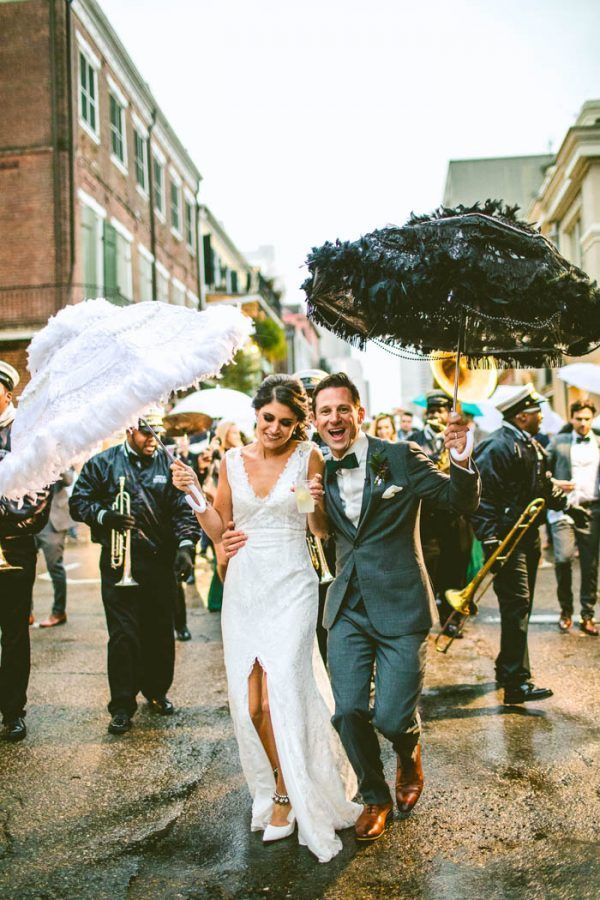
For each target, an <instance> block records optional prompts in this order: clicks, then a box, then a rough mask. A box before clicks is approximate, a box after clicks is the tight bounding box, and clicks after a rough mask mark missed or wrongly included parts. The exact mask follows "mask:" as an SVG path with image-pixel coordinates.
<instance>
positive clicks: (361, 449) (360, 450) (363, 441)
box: [341, 431, 369, 465]
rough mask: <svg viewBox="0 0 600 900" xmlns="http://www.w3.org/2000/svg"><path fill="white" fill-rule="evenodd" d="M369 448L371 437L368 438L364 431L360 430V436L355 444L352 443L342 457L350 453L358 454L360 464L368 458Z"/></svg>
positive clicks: (357, 458)
mask: <svg viewBox="0 0 600 900" xmlns="http://www.w3.org/2000/svg"><path fill="white" fill-rule="evenodd" d="M368 450H369V439H368V438H367V436H366V434H365V433H364V431H359V433H358V436H357V438H356V440H355V441H354V443H353V444H351V445H350V446H349V447H348V449H347V450H346V452H345V453H344V455H343V456H342V457H341V459H343V458H344V456H348V454H350V453H354V454H355V455H356V460H357V462H358V464H359V465H360V464H361V463H362V462H363V460H364V459H366V456H367V453H368Z"/></svg>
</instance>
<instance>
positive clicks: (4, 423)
mask: <svg viewBox="0 0 600 900" xmlns="http://www.w3.org/2000/svg"><path fill="white" fill-rule="evenodd" d="M19 381H20V378H19V373H18V372H17V370H16V369H14V368H13V367H12V366H11V365H9V364H8V363H7V362H4V360H3V359H0V450H10V431H11V426H12V423H13V422H14V420H15V415H16V412H17V411H16V409H15V406H14V404H13V402H12V401H13V392H14V390H15V388H16V387H17V385H18V383H19Z"/></svg>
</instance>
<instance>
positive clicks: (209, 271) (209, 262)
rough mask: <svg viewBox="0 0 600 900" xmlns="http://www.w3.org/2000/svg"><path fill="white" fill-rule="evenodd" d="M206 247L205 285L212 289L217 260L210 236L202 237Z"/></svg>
mask: <svg viewBox="0 0 600 900" xmlns="http://www.w3.org/2000/svg"><path fill="white" fill-rule="evenodd" d="M202 243H203V245H204V254H203V256H204V284H206V285H207V286H209V287H212V286H213V284H214V283H215V259H214V251H213V248H212V243H211V239H210V234H205V235H203V236H202Z"/></svg>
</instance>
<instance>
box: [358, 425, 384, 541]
mask: <svg viewBox="0 0 600 900" xmlns="http://www.w3.org/2000/svg"><path fill="white" fill-rule="evenodd" d="M367 440H368V441H369V449H368V451H367V475H366V478H365V489H364V492H363V502H362V509H361V511H360V519H359V520H358V528H357V531H356V534H357V536H358V535H359V534H360V532H361V531H362V530H363V528H364V525H365V522H366V521H367V519H368V518H369V515H370V513H371V510H372V508H373V502H374V501H375V499H376V498H377V496H378V495H379V494H382V493H383V491H384V489H385V487H384V486H382V485H376V484H375V475H374V473H373V469H372V468H371V461H372V458H373V454H374V453H375V452H376V451H379V452H380V453H381V454H382V455H385V444H384V442H383V441H379V440H373V438H370V437H367Z"/></svg>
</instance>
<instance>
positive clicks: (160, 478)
mask: <svg viewBox="0 0 600 900" xmlns="http://www.w3.org/2000/svg"><path fill="white" fill-rule="evenodd" d="M166 483H167V476H166V475H155V476H154V478H153V479H152V484H166Z"/></svg>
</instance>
